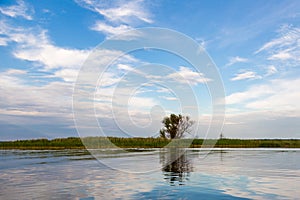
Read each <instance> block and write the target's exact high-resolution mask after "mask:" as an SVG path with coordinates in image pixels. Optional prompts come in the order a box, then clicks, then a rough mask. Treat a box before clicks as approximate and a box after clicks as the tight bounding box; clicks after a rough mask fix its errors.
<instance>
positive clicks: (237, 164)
mask: <svg viewBox="0 0 300 200" xmlns="http://www.w3.org/2000/svg"><path fill="white" fill-rule="evenodd" d="M102 154H103V158H102V159H108V160H109V159H110V162H111V163H113V162H114V163H115V166H116V163H119V164H120V166H122V167H123V169H126V168H129V167H130V168H134V169H135V170H136V171H139V172H140V171H142V170H143V168H145V169H149V168H151V167H153V168H154V169H158V168H160V170H156V171H152V172H148V173H124V172H120V171H117V170H111V169H109V168H108V167H107V166H105V165H101V164H100V163H99V162H98V161H97V160H95V159H93V157H91V156H90V155H89V154H88V153H87V152H85V151H82V150H73V151H0V155H1V156H0V182H1V185H0V199H32V198H39V199H49V198H50V197H52V198H55V199H116V198H123V199H124V198H125V199H141V198H145V199H149V198H152V199H157V198H162V199H174V198H177V199H178V198H185V199H198V198H199V197H201V199H239V198H242V197H243V198H250V199H295V198H297V197H299V196H300V192H299V190H298V185H299V178H300V167H299V162H300V160H299V159H300V157H299V154H300V150H299V149H297V150H288V151H282V150H240V149H239V150H237V149H235V150H222V151H220V150H217V151H213V152H211V153H210V154H209V155H208V156H207V157H205V158H203V157H201V154H203V151H198V150H196V149H193V150H188V151H187V152H185V153H181V152H178V151H175V152H174V151H173V152H171V151H161V150H153V151H152V153H150V152H149V153H145V152H130V153H127V154H126V155H125V154H124V155H116V154H114V153H111V152H110V153H105V151H102ZM109 154H110V155H109ZM136 154H141V155H142V154H143V156H135V155H136ZM178 155H179V156H178ZM126 158H127V159H126ZM145 158H148V159H145ZM174 158H177V159H174ZM153 161H156V162H153ZM126 162H130V164H128V163H126ZM145 166H147V167H145ZM131 170H133V169H131Z"/></svg>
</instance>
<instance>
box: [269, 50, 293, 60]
mask: <svg viewBox="0 0 300 200" xmlns="http://www.w3.org/2000/svg"><path fill="white" fill-rule="evenodd" d="M290 58H292V55H291V54H290V53H288V52H283V51H281V52H278V53H276V54H273V55H271V56H270V57H269V58H268V60H288V59H290Z"/></svg>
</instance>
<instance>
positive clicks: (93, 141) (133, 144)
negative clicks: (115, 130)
mask: <svg viewBox="0 0 300 200" xmlns="http://www.w3.org/2000/svg"><path fill="white" fill-rule="evenodd" d="M108 139H109V140H107V138H103V137H86V138H83V139H82V140H81V139H80V138H75V137H72V138H58V139H53V140H48V139H34V140H17V141H5V142H0V149H84V148H86V147H87V148H93V149H97V148H115V147H116V146H117V147H121V148H161V147H166V146H168V147H192V148H197V147H198V148H200V147H219V148H269V147H270V148H300V140H299V139H249V140H245V139H243V140H242V139H220V140H213V139H210V140H205V142H204V144H203V139H194V140H192V139H180V140H173V141H172V143H170V140H167V139H162V138H117V137H109V138H108ZM114 145H115V146H114Z"/></svg>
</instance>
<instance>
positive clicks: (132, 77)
mask: <svg viewBox="0 0 300 200" xmlns="http://www.w3.org/2000/svg"><path fill="white" fill-rule="evenodd" d="M146 27H156V28H163V29H164V30H170V31H172V30H174V31H176V32H178V33H181V34H184V35H185V36H186V37H188V38H190V39H191V40H193V41H194V42H195V43H197V45H199V48H201V49H202V50H203V51H202V53H201V55H203V56H207V57H209V58H210V59H211V60H210V63H211V64H212V66H213V67H212V68H215V69H216V73H215V74H216V77H220V80H216V78H212V77H210V76H209V70H210V69H208V68H205V67H203V68H201V69H202V71H201V70H200V71H199V70H198V69H197V66H196V68H195V66H193V65H192V64H191V63H190V62H189V61H188V60H185V59H183V57H180V55H175V54H174V53H172V52H167V51H160V50H158V49H150V48H146V47H145V48H141V49H139V50H137V51H132V52H122V51H116V50H115V49H114V50H111V49H110V50H109V49H99V45H100V47H101V44H103V42H105V41H111V40H113V38H118V37H119V35H120V34H121V35H122V34H125V33H130V34H131V35H127V36H128V37H127V36H126V37H123V38H121V37H119V40H120V41H126V42H128V41H135V40H136V39H137V38H139V37H140V36H139V34H138V33H139V32H138V31H135V29H136V28H139V29H141V31H142V32H143V28H146ZM128 31H129V32H128ZM164 36H165V37H167V39H165V40H164V38H163V35H160V34H152V35H150V36H149V38H150V39H152V38H153V39H157V38H159V39H160V40H161V41H162V43H164V42H166V41H168V39H169V38H171V35H170V36H166V35H164ZM140 39H141V38H140ZM170 45H171V46H170V47H171V48H177V47H180V48H184V47H185V43H184V42H182V41H173V42H172V44H170ZM97 48H98V49H97ZM97 50H99V51H101V53H99V54H96V53H95V52H96V51H97ZM0 52H1V53H0V60H1V62H0V94H1V95H0V140H16V139H29V138H56V137H70V136H78V135H80V136H83V135H84V136H88V135H97V134H98V132H97V130H98V129H100V130H102V131H103V133H104V134H105V135H109V136H120V137H150V136H151V137H156V136H157V134H158V131H159V129H160V128H161V120H162V118H163V117H164V116H166V115H168V114H170V113H177V114H178V113H182V114H184V115H189V116H191V118H192V119H194V120H195V122H196V125H197V127H199V129H196V130H194V133H193V136H196V137H208V138H216V137H218V136H219V135H220V133H221V132H222V133H223V135H224V136H225V137H228V138H300V103H299V102H300V89H299V85H300V2H299V1H296V0H295V1H286V0H284V1H277V0H273V1H267V0H264V1H250V0H244V1H234V0H230V1H216V0H213V1H198V0H191V1H176V0H175V1H174V0H152V1H150V0H149V1H147V0H134V1H124V0H116V1H105V0H104V1H102V0H99V1H95V0H74V1H72V0H63V1H61V0H44V1H35V0H28V1H22V0H18V1H6V0H2V1H1V2H0ZM189 53H190V52H189ZM117 55H122V56H121V57H118V59H116V60H114V62H113V63H110V65H109V67H108V68H106V71H105V72H104V73H103V74H102V75H101V74H100V70H101V69H102V68H99V67H98V68H97V66H99V65H101V66H104V64H105V66H108V63H107V62H108V60H110V59H112V58H116V56H117ZM93 56H94V57H93ZM200 58H203V57H199V59H200ZM93 59H94V60H93ZM85 66H89V67H90V68H91V66H92V67H94V68H93V70H94V71H93V72H92V74H93V75H92V76H93V77H94V76H95V78H96V77H97V82H95V83H94V88H92V89H91V92H90V93H89V95H90V96H92V98H90V99H85V103H87V102H92V104H84V103H82V104H80V105H79V107H76V102H75V106H74V97H75V98H77V100H78V98H79V97H78V96H76V94H75V93H76V92H78V91H77V90H76V85H78V80H79V79H80V73H81V74H83V73H84V69H83V68H84V67H85ZM212 68H211V69H212ZM100 75H101V76H100ZM85 81H87V82H88V80H87V79H86V80H85ZM219 82H221V83H222V87H219V90H220V91H221V93H222V92H223V93H224V95H223V96H224V102H225V105H224V107H225V111H224V113H225V115H222V112H220V113H218V112H217V113H215V112H214V110H213V108H214V105H217V104H218V102H219V99H215V98H214V91H212V90H211V88H210V85H214V83H219ZM74 94H75V95H74ZM80 95H81V93H80ZM80 97H81V96H80ZM75 100H76V99H75ZM74 109H78V110H80V112H79V111H78V110H75V111H74ZM77 111H78V112H77ZM91 111H93V113H92V114H93V116H92V115H90V114H91ZM76 113H80V115H81V116H80V117H79V118H77V119H76ZM214 115H217V116H221V117H220V118H218V119H222V118H223V117H224V121H223V120H219V121H212V120H211V119H212V116H214ZM74 118H75V119H74ZM94 119H96V121H97V123H98V127H90V126H89V122H91V121H93V120H94ZM82 121H84V122H83V123H81V122H82ZM84 125H86V126H85V127H83V126H84ZM79 126H81V127H79ZM76 128H77V129H76ZM81 128H83V129H81ZM78 129H81V130H84V131H85V132H84V133H78V132H77V130H78ZM208 130H210V131H208Z"/></svg>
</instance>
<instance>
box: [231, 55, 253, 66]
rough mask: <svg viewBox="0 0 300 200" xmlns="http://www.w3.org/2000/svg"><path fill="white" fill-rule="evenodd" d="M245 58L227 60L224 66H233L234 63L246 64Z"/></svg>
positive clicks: (237, 57)
mask: <svg viewBox="0 0 300 200" xmlns="http://www.w3.org/2000/svg"><path fill="white" fill-rule="evenodd" d="M248 61H249V60H248V59H247V58H241V57H239V56H236V57H231V58H229V62H228V63H227V64H226V65H225V66H226V67H228V66H231V65H234V64H236V63H243V62H248Z"/></svg>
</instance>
